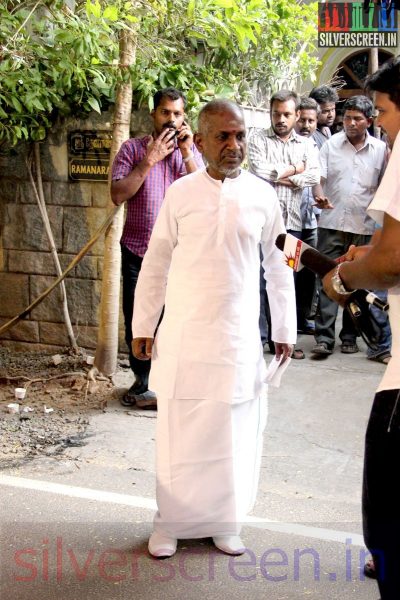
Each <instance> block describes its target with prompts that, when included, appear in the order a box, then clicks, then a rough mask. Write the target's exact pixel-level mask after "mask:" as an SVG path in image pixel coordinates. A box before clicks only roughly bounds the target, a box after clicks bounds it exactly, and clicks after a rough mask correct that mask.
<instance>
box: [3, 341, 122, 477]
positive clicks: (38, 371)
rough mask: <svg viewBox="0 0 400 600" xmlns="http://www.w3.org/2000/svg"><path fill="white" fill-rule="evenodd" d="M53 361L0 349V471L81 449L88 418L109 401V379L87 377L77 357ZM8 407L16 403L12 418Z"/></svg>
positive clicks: (67, 355)
mask: <svg viewBox="0 0 400 600" xmlns="http://www.w3.org/2000/svg"><path fill="white" fill-rule="evenodd" d="M59 357H60V358H56V359H55V360H53V355H51V354H46V353H38V352H37V353H20V352H18V353H17V352H11V351H9V350H8V349H5V348H1V347H0V469H4V468H6V467H10V466H14V465H17V464H19V463H20V462H21V460H30V459H32V458H34V457H35V456H38V455H57V454H60V453H62V452H63V450H64V449H65V448H68V447H71V446H78V445H82V444H84V443H85V442H84V437H85V431H86V428H87V426H88V424H89V417H90V414H91V413H92V412H93V411H99V410H103V411H104V410H105V409H106V407H107V402H108V401H109V400H110V399H111V398H112V397H113V396H114V394H115V388H114V387H113V385H112V383H111V381H110V380H108V379H105V378H103V379H98V378H90V376H88V375H89V371H90V369H91V367H90V366H89V365H87V363H86V356H85V355H84V354H83V353H82V354H81V355H74V354H72V353H70V352H69V351H68V350H66V351H65V352H63V353H60V354H59ZM60 359H61V360H60ZM55 362H59V364H55ZM17 387H23V388H25V389H26V394H25V398H24V399H23V400H16V398H15V392H14V390H15V388H17ZM10 403H19V412H18V413H16V414H10V412H9V410H10V409H9V408H8V404H10ZM31 409H32V410H31Z"/></svg>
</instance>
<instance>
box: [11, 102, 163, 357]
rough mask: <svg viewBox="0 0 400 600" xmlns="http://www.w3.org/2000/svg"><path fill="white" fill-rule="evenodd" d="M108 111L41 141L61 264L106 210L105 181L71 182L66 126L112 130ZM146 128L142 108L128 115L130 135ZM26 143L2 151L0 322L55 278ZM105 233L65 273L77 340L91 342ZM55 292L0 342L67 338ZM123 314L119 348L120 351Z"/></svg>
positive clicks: (57, 342) (46, 343) (20, 345)
mask: <svg viewBox="0 0 400 600" xmlns="http://www.w3.org/2000/svg"><path fill="white" fill-rule="evenodd" d="M111 119H112V115H111V114H109V113H105V114H104V115H102V116H101V117H100V116H97V115H92V116H91V118H90V119H87V120H84V121H79V120H75V119H71V120H69V121H68V122H67V123H63V125H60V126H59V127H56V128H55V129H54V130H53V131H52V133H51V135H49V136H48V139H47V140H46V141H45V142H43V143H42V144H41V145H40V151H41V160H42V177H43V187H44V195H45V200H46V205H47V210H48V214H49V219H50V223H51V226H52V230H53V235H54V239H55V244H56V247H57V251H58V253H59V258H60V263H61V267H62V269H64V268H65V267H66V266H67V265H68V264H69V263H70V262H71V260H72V259H73V258H74V257H75V256H76V254H77V253H78V252H79V251H80V249H81V248H82V247H83V246H84V245H85V244H86V243H87V242H88V241H89V239H90V238H91V237H92V236H93V234H94V233H95V231H96V230H97V229H98V227H99V226H100V225H101V224H102V222H103V221H104V220H105V217H106V214H107V213H108V211H109V210H110V209H111V201H110V199H109V194H108V189H107V184H106V183H103V182H97V181H69V179H68V148H67V139H68V133H69V132H70V131H74V130H80V131H84V130H103V131H104V130H110V128H111ZM150 130H151V121H150V119H149V117H148V113H147V111H143V112H137V113H135V114H134V115H133V117H132V123H131V131H132V135H134V136H136V135H143V134H145V133H147V132H148V131H150ZM28 151H29V148H28V147H27V146H26V145H22V144H21V145H20V146H19V147H18V148H17V149H16V151H15V152H13V153H12V154H11V155H8V156H1V157H0V161H1V162H0V169H1V170H0V324H3V323H5V322H6V321H8V320H9V319H10V318H12V317H14V316H16V315H17V314H19V313H20V312H21V311H22V310H24V309H25V308H26V307H27V306H28V305H29V304H30V303H31V302H32V301H33V300H34V299H35V298H37V296H39V295H40V294H41V293H42V292H43V291H44V290H45V289H46V288H47V287H48V286H49V285H50V284H51V282H52V281H53V280H54V277H55V273H56V270H55V267H54V263H53V259H52V256H51V253H50V251H49V243H48V240H47V236H46V233H45V230H44V226H43V223H42V219H41V216H40V212H39V208H38V206H37V202H36V198H35V195H34V192H33V189H32V186H31V183H30V181H29V176H28V171H27V167H26V163H25V160H26V157H27V152H28ZM103 241H104V240H103V238H100V240H99V241H98V242H97V243H96V244H95V245H94V246H93V248H92V249H91V251H90V252H89V253H88V254H87V255H86V256H85V257H84V258H83V259H82V261H81V262H80V263H79V264H78V265H77V266H76V267H75V268H74V269H73V271H71V273H70V274H69V276H68V277H67V278H66V279H65V286H66V289H67V297H68V305H69V310H70V315H71V321H72V324H73V329H74V332H75V335H76V337H77V341H78V345H80V346H82V347H84V348H95V346H96V339H97V326H98V319H99V305H100V293H101V274H102V266H103ZM62 315H63V313H62V305H61V301H60V292H59V289H58V288H56V289H55V290H53V291H52V292H51V294H50V295H49V296H48V297H47V298H46V299H45V300H44V301H43V302H42V303H41V304H40V305H39V306H37V308H35V309H34V310H33V311H32V312H31V313H30V315H29V316H27V317H26V318H25V319H24V320H22V321H20V322H19V323H18V324H17V325H15V326H14V327H13V328H12V329H10V330H8V331H7V332H6V333H5V334H4V335H3V336H2V338H1V339H0V345H3V346H10V347H12V348H13V349H15V350H35V349H46V350H58V349H60V348H62V347H65V346H67V345H68V337H67V334H66V329H65V326H64V325H63V316H62ZM122 323H123V321H122V319H121V335H120V338H121V343H120V346H121V349H122V350H125V347H124V346H125V344H124V341H123V333H122Z"/></svg>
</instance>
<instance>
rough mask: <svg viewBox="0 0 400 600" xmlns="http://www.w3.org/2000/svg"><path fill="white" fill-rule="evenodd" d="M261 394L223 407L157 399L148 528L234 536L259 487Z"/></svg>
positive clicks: (173, 533)
mask: <svg viewBox="0 0 400 600" xmlns="http://www.w3.org/2000/svg"><path fill="white" fill-rule="evenodd" d="M266 419H267V402H266V397H265V396H264V395H263V396H260V397H258V398H256V399H253V400H250V401H247V402H242V403H240V404H233V405H229V404H227V403H225V402H217V401H210V400H183V399H173V400H166V399H164V398H158V416H157V506H158V512H157V513H156V515H155V518H154V527H155V530H156V531H158V532H159V533H160V534H162V535H165V536H167V537H173V538H176V539H187V538H202V537H214V536H218V535H239V534H240V530H241V526H242V522H243V519H244V517H245V516H246V514H247V513H248V512H249V511H250V510H251V509H252V507H253V505H254V502H255V498H256V494H257V487H258V479H259V474H260V466H261V455H262V445H263V431H264V428H265V425H266Z"/></svg>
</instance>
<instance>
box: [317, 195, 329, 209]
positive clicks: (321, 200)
mask: <svg viewBox="0 0 400 600" xmlns="http://www.w3.org/2000/svg"><path fill="white" fill-rule="evenodd" d="M314 200H315V204H313V206H318V208H334V206H333V204H331V202H330V200H329V198H327V197H326V196H315V197H314Z"/></svg>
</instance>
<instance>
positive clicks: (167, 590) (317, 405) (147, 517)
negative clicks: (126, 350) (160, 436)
mask: <svg viewBox="0 0 400 600" xmlns="http://www.w3.org/2000/svg"><path fill="white" fill-rule="evenodd" d="M299 341H300V344H299V345H301V346H302V347H303V348H304V350H305V351H306V354H307V358H306V359H305V360H300V361H292V364H291V365H290V368H289V369H288V371H287V372H286V374H285V376H284V380H283V382H282V385H281V387H280V388H279V389H278V390H273V391H271V393H270V398H269V420H268V426H267V431H266V435H265V444H264V452H263V463H262V474H261V482H260V488H259V494H258V499H257V503H256V506H255V509H254V511H253V513H252V515H250V516H249V520H248V521H247V522H246V524H245V527H244V530H243V539H244V540H245V542H246V545H247V547H248V552H247V554H246V555H244V556H242V557H237V558H229V557H227V556H224V555H222V554H220V553H218V552H216V551H215V549H214V547H213V546H212V544H211V542H210V541H209V540H201V541H200V542H199V541H198V542H195V541H190V542H182V543H180V545H179V549H178V552H177V554H176V556H175V557H173V558H172V559H169V560H167V561H155V560H152V559H151V558H150V557H148V555H147V553H146V542H147V538H148V535H149V533H150V531H151V519H152V515H153V512H154V506H155V504H154V466H153V465H154V426H155V414H154V413H150V412H144V411H138V410H126V409H124V408H123V407H121V406H120V405H119V403H118V400H117V399H116V400H115V403H114V404H113V405H112V406H109V407H108V409H107V412H106V413H100V414H96V415H95V416H94V417H93V418H92V419H91V424H90V427H89V430H88V437H87V438H86V442H87V443H86V445H85V446H83V447H79V448H70V449H69V450H68V451H67V452H66V453H65V454H64V455H62V456H61V457H53V458H50V457H46V458H40V459H36V460H35V461H33V462H30V463H27V464H24V465H21V466H20V467H19V468H15V469H8V470H6V471H3V472H2V476H1V477H0V493H1V507H2V510H1V523H2V525H1V533H2V535H1V566H2V568H1V589H0V591H1V598H4V599H5V600H9V599H10V600H11V599H12V600H47V599H48V598H49V599H50V598H54V597H57V598H60V599H61V600H78V599H79V600H80V599H85V600H92V599H93V600H98V599H100V598H101V599H107V600H120V599H121V600H122V599H125V598H126V599H129V600H133V599H135V600H136V599H146V600H147V599H157V600H158V599H162V600H169V599H171V600H172V599H173V600H183V599H186V598H194V599H200V598H201V599H212V600H214V599H215V600H217V599H225V598H229V599H230V600H235V599H236V598H238V599H239V598H240V599H243V598H252V599H253V598H254V599H257V600H258V599H264V598H268V599H271V600H295V599H303V598H305V599H307V600H309V599H310V600H336V599H337V600H339V599H341V600H342V599H343V598H345V599H346V600H353V599H354V600H377V598H378V596H379V594H378V592H377V588H376V586H375V583H374V582H371V581H369V580H364V579H363V577H362V575H361V574H360V565H361V566H362V565H363V563H364V556H365V549H364V547H363V542H362V536H361V523H360V486H361V473H362V453H363V436H364V431H365V425H366V421H367V417H368V412H369V408H370V404H371V400H372V397H373V393H374V389H375V387H376V385H377V383H378V381H379V379H380V377H381V374H382V372H383V366H381V365H379V364H376V363H372V362H370V361H368V360H367V359H366V358H365V354H364V353H363V352H360V353H359V354H357V355H352V356H346V355H342V354H341V353H340V351H339V350H336V351H335V354H334V355H333V356H331V357H329V358H328V359H326V360H322V361H321V360H319V361H315V360H312V359H311V358H310V353H309V349H310V348H311V346H312V344H313V338H311V337H308V336H304V337H301V338H300V340H299ZM266 359H267V361H269V360H270V356H269V355H267V356H266ZM117 384H118V385H119V386H120V387H121V390H120V391H121V392H122V387H123V386H128V385H129V375H125V376H120V377H119V379H118V381H117Z"/></svg>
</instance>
